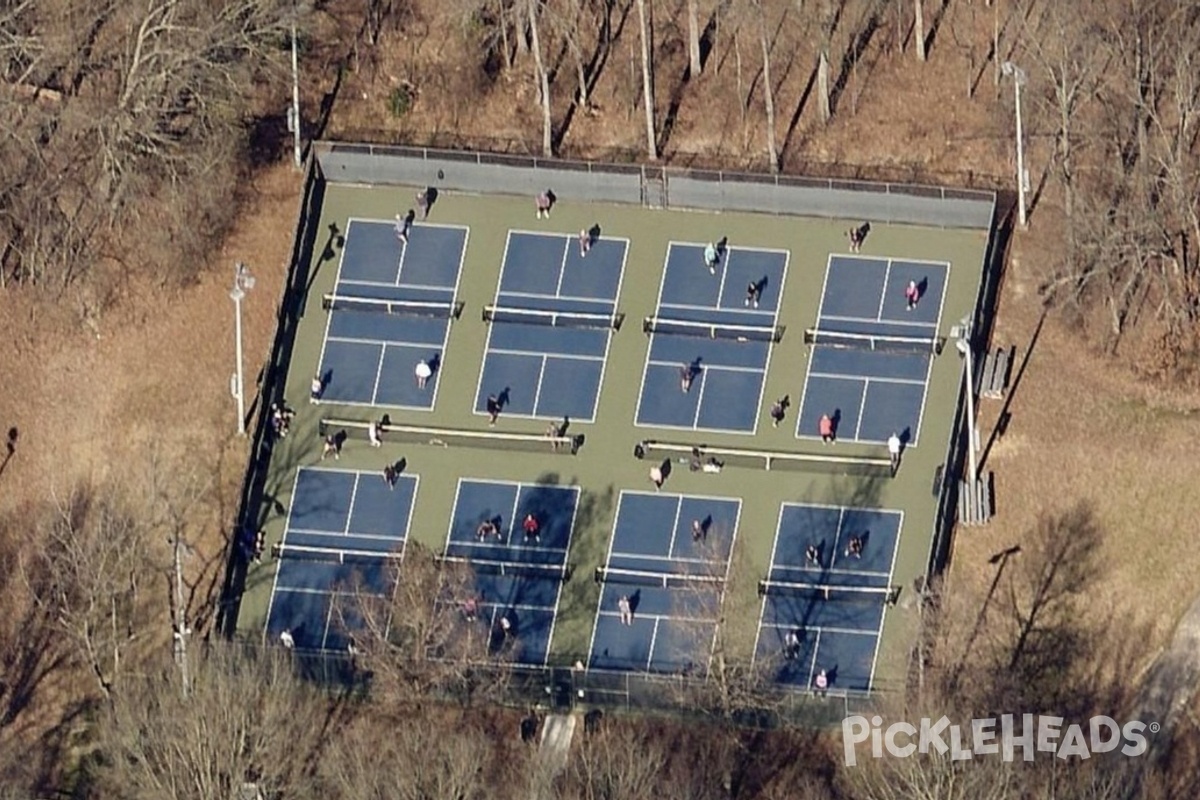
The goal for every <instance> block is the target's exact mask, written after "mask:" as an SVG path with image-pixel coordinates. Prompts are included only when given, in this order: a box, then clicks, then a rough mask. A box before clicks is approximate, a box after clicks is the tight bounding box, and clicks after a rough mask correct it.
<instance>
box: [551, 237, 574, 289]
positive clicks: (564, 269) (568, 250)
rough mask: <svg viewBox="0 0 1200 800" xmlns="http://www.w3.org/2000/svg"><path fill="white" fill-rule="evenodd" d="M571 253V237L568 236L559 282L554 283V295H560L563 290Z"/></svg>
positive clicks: (559, 270) (559, 271)
mask: <svg viewBox="0 0 1200 800" xmlns="http://www.w3.org/2000/svg"><path fill="white" fill-rule="evenodd" d="M570 253H571V237H569V236H567V237H564V239H563V252H562V261H561V262H559V265H558V282H557V283H555V284H554V296H555V297H558V296H559V292H561V291H562V284H563V278H564V277H566V274H567V256H568V255H569V254H570Z"/></svg>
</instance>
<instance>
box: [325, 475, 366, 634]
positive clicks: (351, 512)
mask: <svg viewBox="0 0 1200 800" xmlns="http://www.w3.org/2000/svg"><path fill="white" fill-rule="evenodd" d="M360 480H362V475H361V474H359V475H355V476H354V487H353V488H352V489H351V490H350V507H349V508H348V509H347V510H346V527H345V528H344V529H343V530H342V535H343V536H349V535H350V520H351V519H353V517H354V500H355V498H356V497H358V482H359V481H360ZM332 621H333V599H332V598H330V601H329V611H328V612H327V613H326V615H325V630H323V631H322V632H321V649H322V650H326V649H328V648H326V646H325V643H326V642H328V641H329V623H330V622H332Z"/></svg>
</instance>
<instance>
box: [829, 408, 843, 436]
mask: <svg viewBox="0 0 1200 800" xmlns="http://www.w3.org/2000/svg"><path fill="white" fill-rule="evenodd" d="M829 421H830V422H831V423H832V428H831V431H832V433H833V440H834V441H835V442H836V441H837V439H838V433H840V432H841V430H842V409H840V408H835V409H834V410H833V416H832V417H830V418H829Z"/></svg>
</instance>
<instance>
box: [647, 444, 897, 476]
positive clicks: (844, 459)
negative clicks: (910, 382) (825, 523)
mask: <svg viewBox="0 0 1200 800" xmlns="http://www.w3.org/2000/svg"><path fill="white" fill-rule="evenodd" d="M633 452H634V455H635V456H636V457H638V458H645V457H646V456H648V455H664V456H666V457H668V458H671V459H673V460H676V461H678V463H680V464H686V465H687V468H688V469H689V470H692V471H695V472H699V471H702V470H703V471H709V472H717V471H720V470H721V469H723V468H725V467H745V468H749V469H765V470H768V471H789V470H790V471H797V472H801V471H802V472H820V473H823V474H828V475H859V476H865V477H876V478H891V477H892V462H891V459H890V458H888V457H887V456H880V457H875V456H865V455H863V456H854V455H834V454H830V453H795V452H785V451H776V450H748V449H744V448H736V447H710V446H708V445H704V444H701V445H691V444H684V443H681V442H660V441H655V440H644V441H641V442H639V443H638V444H637V445H635V446H634V451H633ZM639 453H640V454H641V455H639Z"/></svg>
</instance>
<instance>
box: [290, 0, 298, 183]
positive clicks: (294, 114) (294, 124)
mask: <svg viewBox="0 0 1200 800" xmlns="http://www.w3.org/2000/svg"><path fill="white" fill-rule="evenodd" d="M299 13H300V10H299V9H298V8H296V4H295V3H294V2H293V3H292V107H291V108H289V109H288V127H289V128H291V129H292V158H293V160H294V161H295V162H296V168H297V169H299V168H300V166H301V160H300V67H299V59H298V58H297V56H296V15H297V14H299Z"/></svg>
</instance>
